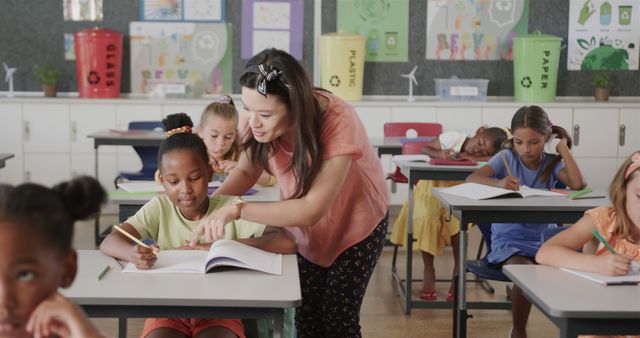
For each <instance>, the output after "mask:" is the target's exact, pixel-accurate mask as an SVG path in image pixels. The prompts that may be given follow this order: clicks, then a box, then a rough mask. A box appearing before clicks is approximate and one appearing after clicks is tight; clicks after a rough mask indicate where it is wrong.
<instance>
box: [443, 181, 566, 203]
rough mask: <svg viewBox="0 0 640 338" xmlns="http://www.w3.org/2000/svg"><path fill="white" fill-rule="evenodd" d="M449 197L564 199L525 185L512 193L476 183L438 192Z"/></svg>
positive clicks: (551, 192)
mask: <svg viewBox="0 0 640 338" xmlns="http://www.w3.org/2000/svg"><path fill="white" fill-rule="evenodd" d="M440 191H442V192H444V193H447V194H450V195H456V196H461V197H466V198H471V199H475V200H484V199H489V198H496V197H519V198H526V197H532V196H547V197H564V196H565V195H563V194H561V193H557V192H553V191H549V190H541V189H533V188H529V187H527V186H526V185H521V186H520V190H518V191H513V190H508V189H502V188H497V187H492V186H490V185H484V184H478V183H463V184H459V185H456V186H453V187H449V188H443V189H442V190H440Z"/></svg>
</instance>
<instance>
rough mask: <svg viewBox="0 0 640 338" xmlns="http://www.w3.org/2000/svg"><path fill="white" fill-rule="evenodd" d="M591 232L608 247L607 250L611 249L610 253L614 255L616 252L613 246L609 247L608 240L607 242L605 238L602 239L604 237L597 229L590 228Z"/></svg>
mask: <svg viewBox="0 0 640 338" xmlns="http://www.w3.org/2000/svg"><path fill="white" fill-rule="evenodd" d="M591 233H592V234H593V235H594V236H595V237H596V238H597V239H598V240H599V241H600V243H602V244H603V245H604V246H605V247H606V248H607V249H609V251H611V253H612V254H614V255H617V254H618V253H617V252H616V251H615V250H614V249H613V247H611V245H609V242H607V240H606V239H604V237H602V235H600V233H599V232H598V229H593V230H591Z"/></svg>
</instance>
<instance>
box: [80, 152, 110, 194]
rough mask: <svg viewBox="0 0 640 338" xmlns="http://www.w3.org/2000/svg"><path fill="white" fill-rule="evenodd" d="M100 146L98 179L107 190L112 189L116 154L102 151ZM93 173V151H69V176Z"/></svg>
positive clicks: (92, 174)
mask: <svg viewBox="0 0 640 338" xmlns="http://www.w3.org/2000/svg"><path fill="white" fill-rule="evenodd" d="M102 148H105V147H100V157H99V160H100V170H99V171H98V172H99V173H98V180H99V181H100V183H101V184H102V186H103V187H104V188H105V189H107V190H108V191H114V190H115V185H114V183H113V182H114V180H115V178H116V176H117V175H118V168H117V160H116V154H113V153H112V154H109V153H103V152H102ZM80 175H87V176H94V175H95V155H94V154H93V153H71V177H76V176H80Z"/></svg>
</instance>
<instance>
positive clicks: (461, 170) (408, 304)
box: [391, 161, 482, 314]
mask: <svg viewBox="0 0 640 338" xmlns="http://www.w3.org/2000/svg"><path fill="white" fill-rule="evenodd" d="M394 163H395V164H396V165H397V166H398V167H400V170H401V171H402V174H403V175H405V176H407V178H408V179H409V182H415V181H417V180H447V181H464V179H465V178H467V176H469V174H471V173H472V172H474V171H475V170H477V169H479V168H480V167H482V165H481V164H478V165H475V166H448V165H447V166H444V165H431V164H429V163H425V162H408V161H394ZM413 189H414V186H413V184H409V212H408V215H407V239H406V246H407V268H406V271H407V276H406V278H404V279H402V278H401V277H400V276H399V275H398V271H397V269H396V267H395V266H392V267H391V275H392V277H393V279H394V281H395V283H396V286H397V289H398V295H399V296H400V301H401V302H402V303H403V305H404V311H405V313H406V314H409V313H410V312H411V308H412V307H416V308H431V309H433V308H440V309H441V308H451V307H452V304H451V302H437V301H427V300H412V299H411V283H412V281H413V265H412V264H413Z"/></svg>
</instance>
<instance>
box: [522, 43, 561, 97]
mask: <svg viewBox="0 0 640 338" xmlns="http://www.w3.org/2000/svg"><path fill="white" fill-rule="evenodd" d="M561 42H562V38H560V37H558V36H553V35H546V34H531V35H524V36H518V37H515V38H514V39H513V87H514V97H515V100H516V101H529V102H552V101H554V100H555V98H556V83H557V80H558V63H559V61H560V43H561Z"/></svg>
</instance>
